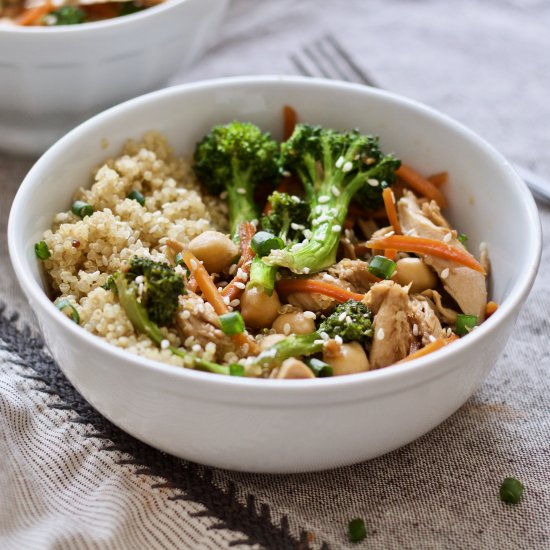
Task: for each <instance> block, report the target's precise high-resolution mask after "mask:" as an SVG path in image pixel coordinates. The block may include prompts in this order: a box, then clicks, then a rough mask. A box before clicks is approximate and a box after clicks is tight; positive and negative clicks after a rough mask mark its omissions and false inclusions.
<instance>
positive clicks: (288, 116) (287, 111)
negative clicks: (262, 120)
mask: <svg viewBox="0 0 550 550" xmlns="http://www.w3.org/2000/svg"><path fill="white" fill-rule="evenodd" d="M297 122H298V113H296V111H295V110H294V109H293V108H292V107H291V106H290V105H285V106H284V107H283V136H284V140H285V141H286V140H287V139H288V138H289V137H290V136H291V135H292V132H294V127H295V126H296V123H297Z"/></svg>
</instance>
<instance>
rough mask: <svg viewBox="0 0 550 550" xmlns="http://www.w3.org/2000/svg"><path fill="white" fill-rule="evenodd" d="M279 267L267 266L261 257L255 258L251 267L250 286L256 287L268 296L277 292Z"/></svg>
mask: <svg viewBox="0 0 550 550" xmlns="http://www.w3.org/2000/svg"><path fill="white" fill-rule="evenodd" d="M277 269H278V268H277V266H273V265H268V264H266V263H265V262H264V261H263V260H262V258H260V257H259V256H254V259H253V260H252V265H251V266H250V279H249V283H248V285H249V286H250V287H256V288H259V289H261V290H262V291H263V292H265V293H266V294H267V295H268V296H271V295H272V294H273V290H275V276H276V274H277Z"/></svg>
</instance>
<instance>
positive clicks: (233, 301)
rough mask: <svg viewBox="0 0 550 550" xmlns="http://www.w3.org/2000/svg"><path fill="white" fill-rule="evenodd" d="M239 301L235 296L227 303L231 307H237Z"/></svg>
mask: <svg viewBox="0 0 550 550" xmlns="http://www.w3.org/2000/svg"><path fill="white" fill-rule="evenodd" d="M240 303H241V301H240V300H239V299H238V298H235V299H234V300H231V302H229V305H230V306H231V307H237V306H238V305H239V304H240Z"/></svg>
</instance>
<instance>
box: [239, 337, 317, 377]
mask: <svg viewBox="0 0 550 550" xmlns="http://www.w3.org/2000/svg"><path fill="white" fill-rule="evenodd" d="M322 350H323V339H322V338H321V336H320V334H319V333H318V332H317V331H315V332H312V333H310V334H293V335H291V336H289V337H288V338H285V339H284V340H281V341H280V342H277V343H276V344H274V345H273V346H271V347H270V348H268V349H266V350H264V351H262V353H260V355H257V356H256V357H254V358H253V359H252V360H251V361H250V362H249V363H248V364H247V369H250V370H254V367H260V368H262V369H266V368H267V369H273V368H275V367H278V366H280V365H281V363H282V362H283V361H284V360H285V359H289V358H290V357H299V356H304V355H305V356H307V355H313V354H314V353H319V352H320V351H322Z"/></svg>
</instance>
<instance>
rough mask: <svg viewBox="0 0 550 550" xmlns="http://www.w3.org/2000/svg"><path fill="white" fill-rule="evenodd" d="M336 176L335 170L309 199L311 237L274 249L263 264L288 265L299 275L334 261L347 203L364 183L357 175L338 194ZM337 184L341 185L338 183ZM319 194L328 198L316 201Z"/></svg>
mask: <svg viewBox="0 0 550 550" xmlns="http://www.w3.org/2000/svg"><path fill="white" fill-rule="evenodd" d="M338 176H340V174H338V173H337V174H335V177H334V178H331V179H328V180H325V181H324V182H323V183H322V185H321V186H320V190H319V192H318V194H317V195H316V196H314V197H313V199H312V203H313V204H314V205H315V206H314V207H313V208H312V211H311V218H312V221H311V228H312V236H311V239H309V240H308V241H305V242H302V243H298V244H295V245H292V246H291V247H287V248H284V249H282V250H273V251H272V252H271V254H270V255H269V256H268V257H266V258H264V261H265V263H267V264H269V265H276V266H281V267H287V268H288V269H290V270H291V271H293V272H294V273H299V274H307V273H315V272H317V271H322V270H323V269H325V268H327V267H330V266H331V265H333V264H334V263H336V253H337V251H338V243H339V242H340V235H341V234H342V226H343V224H344V222H345V220H346V216H347V213H348V207H349V203H350V202H351V199H352V198H353V195H354V194H355V193H356V192H357V191H358V190H359V189H360V188H361V187H362V186H363V182H364V176H363V175H361V176H357V177H356V178H354V179H353V180H352V181H351V182H350V183H349V184H348V185H347V186H346V187H345V188H343V189H341V191H340V195H339V196H335V195H334V194H333V193H332V188H333V187H334V186H335V185H339V181H338V180H339V179H340V178H339V177H338ZM339 187H340V188H341V184H340V185H339ZM306 189H307V188H306ZM319 197H329V200H328V202H325V203H323V202H319Z"/></svg>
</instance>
